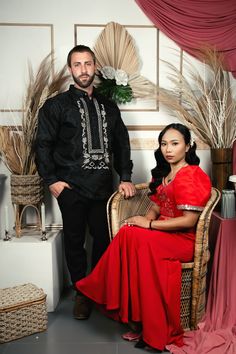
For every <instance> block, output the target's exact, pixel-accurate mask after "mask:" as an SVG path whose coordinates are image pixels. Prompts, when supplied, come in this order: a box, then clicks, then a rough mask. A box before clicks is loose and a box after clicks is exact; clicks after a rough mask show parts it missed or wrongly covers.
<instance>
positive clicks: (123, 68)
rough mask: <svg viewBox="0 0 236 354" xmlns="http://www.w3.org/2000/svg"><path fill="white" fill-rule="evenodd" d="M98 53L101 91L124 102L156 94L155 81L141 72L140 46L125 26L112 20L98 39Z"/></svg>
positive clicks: (112, 98) (98, 81) (152, 96)
mask: <svg viewBox="0 0 236 354" xmlns="http://www.w3.org/2000/svg"><path fill="white" fill-rule="evenodd" d="M94 53H95V56H96V59H97V68H98V75H97V78H96V80H95V86H96V87H97V90H98V91H99V92H100V93H102V94H104V95H105V96H107V97H108V98H109V99H111V100H113V101H114V102H116V103H123V104H124V103H127V102H130V101H131V100H132V99H135V98H142V99H150V98H154V97H155V95H156V87H155V85H154V84H153V83H152V82H150V81H149V80H148V79H146V78H145V77H143V76H141V75H140V67H141V64H140V59H139V56H138V53H137V48H136V45H135V42H134V39H133V38H132V36H131V35H130V34H129V33H128V31H127V30H126V28H125V27H124V26H122V25H120V24H119V23H115V22H110V23H108V24H107V25H106V27H105V28H104V30H103V31H102V33H101V34H100V35H99V37H98V39H97V40H96V43H95V46H94Z"/></svg>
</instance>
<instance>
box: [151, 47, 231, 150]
mask: <svg viewBox="0 0 236 354" xmlns="http://www.w3.org/2000/svg"><path fill="white" fill-rule="evenodd" d="M200 53H201V60H202V61H203V62H204V63H205V64H206V65H205V66H204V67H205V69H204V73H200V72H199V71H198V70H197V69H196V68H195V67H194V66H193V65H192V64H191V63H189V62H187V61H186V60H185V62H184V65H185V67H186V69H187V73H186V75H184V74H183V73H182V72H180V70H178V69H177V68H176V67H175V66H174V65H172V64H171V63H169V62H165V63H166V65H167V66H168V68H169V69H170V73H171V74H170V76H169V77H168V78H169V80H170V81H171V83H172V85H173V86H172V88H171V89H170V90H167V89H164V88H159V90H158V98H159V100H160V102H161V103H162V104H163V105H164V106H165V107H166V108H167V109H168V110H169V111H170V112H172V114H174V115H175V116H176V117H177V118H179V120H180V121H182V122H183V123H184V124H186V125H187V126H188V127H189V128H190V129H191V130H192V131H193V132H194V133H195V134H196V136H197V137H198V138H199V139H200V140H201V141H203V142H204V143H206V144H207V145H209V147H210V148H231V147H232V145H233V142H234V140H235V139H236V100H235V97H234V96H233V88H232V81H231V80H230V74H229V73H228V72H227V71H225V70H224V58H223V56H222V55H221V54H219V53H218V52H217V51H216V50H215V49H213V48H210V47H204V48H203V49H201V51H200Z"/></svg>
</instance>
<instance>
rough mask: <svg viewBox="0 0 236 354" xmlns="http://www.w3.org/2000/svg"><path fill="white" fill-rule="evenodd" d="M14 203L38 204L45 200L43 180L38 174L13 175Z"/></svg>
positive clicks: (12, 194)
mask: <svg viewBox="0 0 236 354" xmlns="http://www.w3.org/2000/svg"><path fill="white" fill-rule="evenodd" d="M11 199H12V203H15V204H20V205H28V204H33V205H34V204H38V203H41V202H42V200H43V180H42V178H41V177H40V176H38V175H11Z"/></svg>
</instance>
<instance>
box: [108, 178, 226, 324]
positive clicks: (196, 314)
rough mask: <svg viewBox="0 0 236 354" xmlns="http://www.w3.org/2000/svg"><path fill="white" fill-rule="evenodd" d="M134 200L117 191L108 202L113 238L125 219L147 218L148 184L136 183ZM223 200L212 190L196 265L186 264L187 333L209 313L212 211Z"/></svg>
mask: <svg viewBox="0 0 236 354" xmlns="http://www.w3.org/2000/svg"><path fill="white" fill-rule="evenodd" d="M136 190H137V193H136V195H135V196H134V197H133V198H130V199H124V197H123V195H122V194H121V193H119V192H115V193H114V194H113V195H112V196H111V197H110V199H109V200H108V203H107V217H108V226H109V233H110V239H111V240H112V239H113V238H114V237H115V235H116V234H117V232H118V231H119V229H120V227H121V225H122V224H123V222H124V220H125V219H127V218H128V217H130V216H134V215H145V214H146V212H147V211H148V210H149V208H150V207H151V204H152V202H151V201H150V199H149V197H148V192H149V189H148V184H147V183H142V184H136ZM219 199H220V192H219V191H218V190H217V189H216V188H212V190H211V197H210V199H209V201H208V202H207V204H206V206H205V208H204V210H203V211H202V212H201V214H200V217H199V219H198V223H197V228H196V241H195V252H194V259H193V262H189V263H182V286H181V324H182V327H183V329H184V330H189V329H196V328H197V324H198V322H199V321H200V320H201V318H202V316H203V314H204V312H205V304H206V274H207V262H208V260H209V258H210V253H209V249H208V232H209V225H210V218H211V214H212V211H213V210H214V208H215V206H216V204H217V203H218V201H219Z"/></svg>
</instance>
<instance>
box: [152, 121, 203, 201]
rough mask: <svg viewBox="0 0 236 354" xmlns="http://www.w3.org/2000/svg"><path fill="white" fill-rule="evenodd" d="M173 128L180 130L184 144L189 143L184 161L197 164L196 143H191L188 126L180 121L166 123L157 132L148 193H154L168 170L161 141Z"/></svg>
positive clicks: (198, 160)
mask: <svg viewBox="0 0 236 354" xmlns="http://www.w3.org/2000/svg"><path fill="white" fill-rule="evenodd" d="M169 129H175V130H177V131H178V132H180V133H181V134H182V135H183V137H184V141H185V144H186V145H189V146H190V147H189V150H188V151H187V152H186V156H185V161H186V162H187V163H188V164H189V165H199V163H200V159H199V157H198V156H197V154H196V148H197V146H196V143H195V142H194V143H191V133H190V130H189V129H188V127H186V126H185V125H183V124H180V123H171V124H169V125H167V126H166V127H165V128H164V129H163V130H162V131H161V132H160V134H159V137H158V143H159V147H158V149H157V150H156V151H155V152H154V156H155V159H156V167H155V168H153V169H152V170H151V173H152V182H151V183H150V184H149V188H150V191H151V192H150V194H155V192H156V188H157V186H159V184H161V183H162V179H163V177H166V176H167V175H168V173H169V172H170V165H169V163H168V162H167V161H166V160H165V159H164V156H163V155H162V152H161V142H162V138H163V135H164V134H165V133H166V132H167V131H168V130H169Z"/></svg>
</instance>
